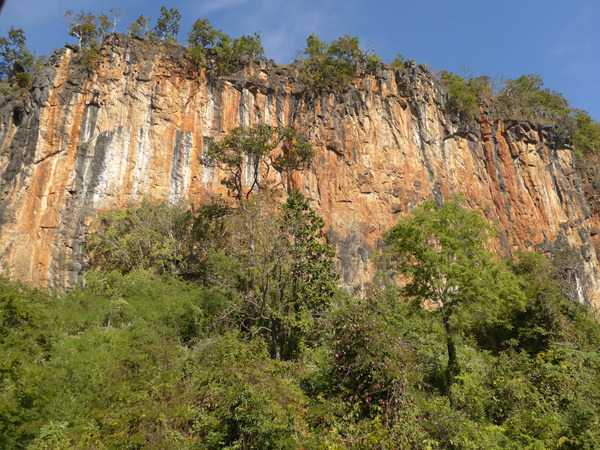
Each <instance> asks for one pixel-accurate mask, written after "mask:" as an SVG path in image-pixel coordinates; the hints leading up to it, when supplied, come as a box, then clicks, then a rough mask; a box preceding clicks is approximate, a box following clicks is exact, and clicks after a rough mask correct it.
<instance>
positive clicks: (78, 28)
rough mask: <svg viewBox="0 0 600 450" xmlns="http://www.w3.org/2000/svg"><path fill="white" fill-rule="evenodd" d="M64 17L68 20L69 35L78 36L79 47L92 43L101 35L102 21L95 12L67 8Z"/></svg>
mask: <svg viewBox="0 0 600 450" xmlns="http://www.w3.org/2000/svg"><path fill="white" fill-rule="evenodd" d="M63 18H64V19H65V21H66V22H67V30H68V31H69V35H70V36H73V37H75V38H77V40H78V43H77V45H78V46H79V48H81V47H82V46H87V45H90V44H92V43H93V42H94V41H96V40H97V39H98V38H99V37H100V23H99V21H98V18H97V17H96V16H95V15H94V14H92V13H87V12H84V11H79V12H78V13H74V12H73V11H71V10H67V11H65V12H64V14H63Z"/></svg>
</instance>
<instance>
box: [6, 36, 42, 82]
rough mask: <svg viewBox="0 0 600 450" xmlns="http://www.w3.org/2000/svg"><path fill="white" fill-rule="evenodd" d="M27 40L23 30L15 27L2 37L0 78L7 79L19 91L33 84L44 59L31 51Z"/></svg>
mask: <svg viewBox="0 0 600 450" xmlns="http://www.w3.org/2000/svg"><path fill="white" fill-rule="evenodd" d="M25 40H26V39H25V33H24V32H23V30H21V29H16V30H15V29H14V27H10V29H9V30H8V33H7V36H6V37H1V38H0V80H6V81H7V82H8V83H9V84H10V85H13V86H14V87H16V88H17V90H19V91H24V90H25V89H27V88H28V87H29V86H30V85H31V83H32V81H33V76H34V75H35V73H36V72H37V70H38V69H39V67H40V64H41V62H42V61H43V58H37V57H36V56H35V55H34V54H33V53H31V52H30V51H29V49H28V48H27V46H26V45H25ZM3 90H5V89H3Z"/></svg>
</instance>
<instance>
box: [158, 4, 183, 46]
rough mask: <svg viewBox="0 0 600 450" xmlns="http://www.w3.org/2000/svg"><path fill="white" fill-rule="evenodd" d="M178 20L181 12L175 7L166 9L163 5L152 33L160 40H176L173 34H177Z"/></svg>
mask: <svg viewBox="0 0 600 450" xmlns="http://www.w3.org/2000/svg"><path fill="white" fill-rule="evenodd" d="M180 20H181V14H180V13H179V11H178V10H177V9H176V8H171V9H167V8H166V7H165V6H161V7H160V16H159V18H158V20H157V21H156V26H155V27H154V34H155V35H156V36H158V37H159V38H160V40H162V41H165V40H169V41H174V42H176V39H175V36H177V35H178V34H179V21H180Z"/></svg>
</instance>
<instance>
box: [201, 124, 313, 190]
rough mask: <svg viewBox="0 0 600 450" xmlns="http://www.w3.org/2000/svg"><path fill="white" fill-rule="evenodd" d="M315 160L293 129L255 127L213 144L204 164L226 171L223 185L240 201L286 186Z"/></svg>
mask: <svg viewBox="0 0 600 450" xmlns="http://www.w3.org/2000/svg"><path fill="white" fill-rule="evenodd" d="M313 156H314V151H313V149H312V147H311V145H310V144H308V143H307V142H306V141H305V140H304V139H303V138H302V137H301V136H300V135H299V134H298V133H297V132H296V131H295V130H294V129H292V128H290V127H282V128H273V127H271V126H269V125H255V126H253V127H250V128H249V127H237V128H234V129H232V130H231V131H229V133H228V134H227V136H225V138H223V140H221V141H219V142H211V144H210V146H209V147H208V149H206V150H205V152H204V154H203V155H202V158H201V163H202V164H203V165H205V166H208V167H217V168H219V169H220V170H222V171H224V172H225V173H226V174H227V177H226V178H224V179H223V180H221V183H222V184H224V185H225V186H227V188H228V189H229V191H230V193H231V195H232V196H233V197H234V198H236V199H238V200H241V199H243V198H249V197H250V195H251V194H252V193H254V192H260V191H266V190H268V189H275V188H277V187H278V186H282V185H284V183H286V182H288V179H289V175H290V174H291V172H292V171H294V170H299V169H302V168H304V167H306V166H308V165H309V164H310V161H311V159H312V157H313ZM271 169H274V170H275V171H276V172H277V173H278V175H279V180H278V181H274V180H272V179H271V178H270V176H269V175H270V172H271ZM248 174H249V175H248ZM245 178H249V182H248V183H246V182H245V181H246V180H245Z"/></svg>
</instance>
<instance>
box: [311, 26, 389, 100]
mask: <svg viewBox="0 0 600 450" xmlns="http://www.w3.org/2000/svg"><path fill="white" fill-rule="evenodd" d="M300 57H301V62H302V68H301V69H300V79H301V80H302V82H303V83H304V84H306V85H307V86H308V87H309V88H310V89H313V90H316V91H320V90H323V89H327V88H332V89H339V88H344V87H347V86H348V85H350V84H351V83H352V82H353V81H354V79H355V78H356V76H357V75H358V74H359V73H361V72H362V73H366V74H369V73H374V72H375V70H376V69H377V67H378V66H379V64H380V63H381V59H380V58H379V57H378V56H377V55H375V54H372V53H370V52H369V51H364V50H361V49H360V47H359V40H358V37H353V36H350V35H344V36H341V37H340V38H338V39H337V40H335V41H333V42H332V43H331V44H329V45H328V44H327V43H326V42H323V41H321V40H320V39H319V38H318V37H317V36H316V35H314V34H311V35H310V36H309V37H308V39H307V40H306V48H305V49H304V51H302V52H300Z"/></svg>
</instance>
